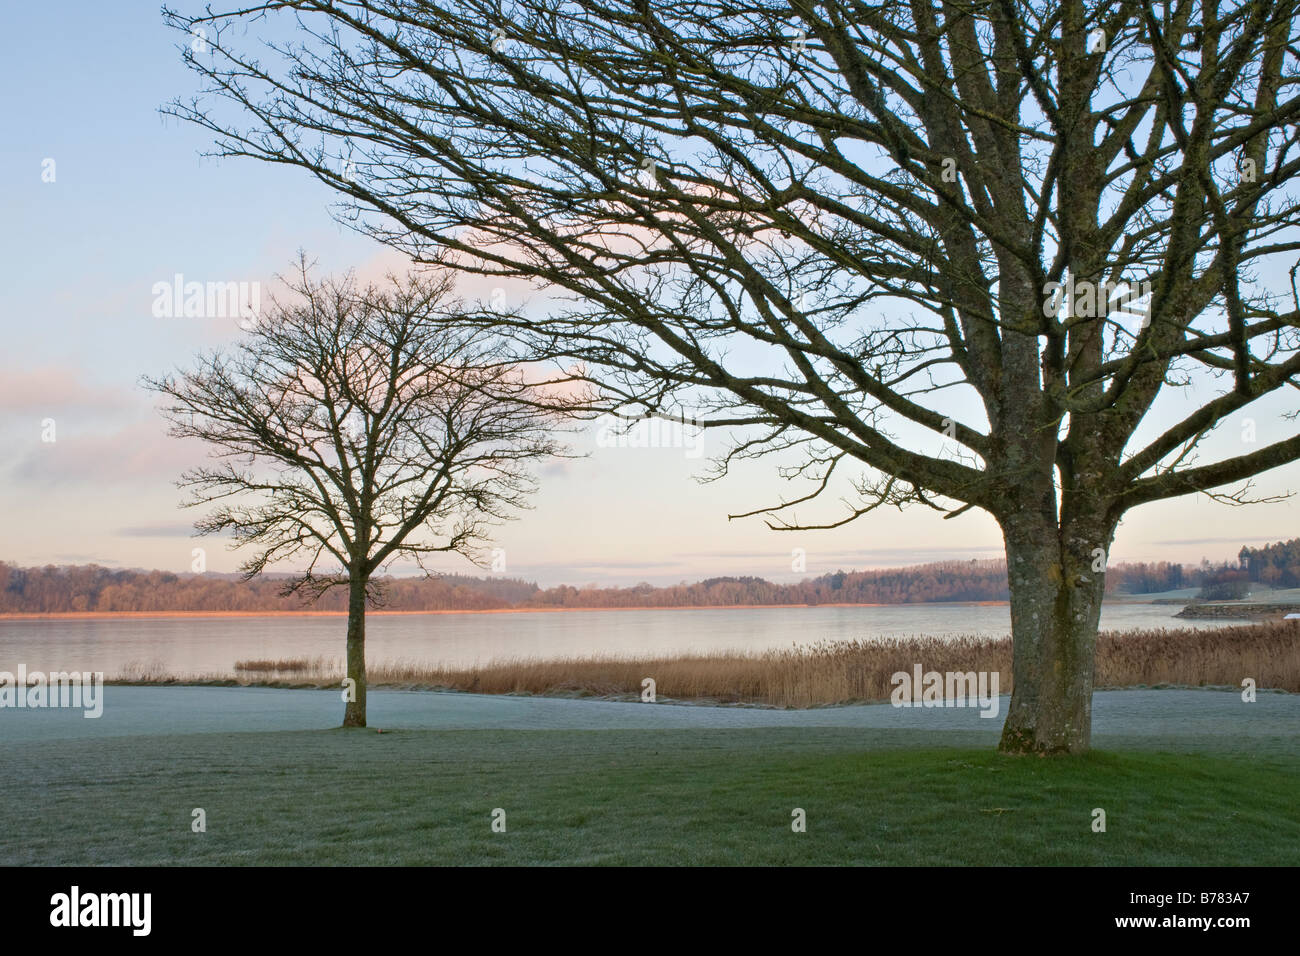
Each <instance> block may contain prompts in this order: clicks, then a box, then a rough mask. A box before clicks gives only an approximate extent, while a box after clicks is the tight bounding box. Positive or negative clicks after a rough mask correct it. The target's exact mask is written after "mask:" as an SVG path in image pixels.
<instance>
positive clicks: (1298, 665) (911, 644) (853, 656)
mask: <svg viewBox="0 0 1300 956" xmlns="http://www.w3.org/2000/svg"><path fill="white" fill-rule="evenodd" d="M918 663H919V664H921V665H922V666H923V667H924V669H925V670H927V671H928V670H935V671H940V672H947V671H961V672H967V671H988V672H993V671H997V672H998V673H999V675H1000V688H999V689H1000V690H1001V691H1002V692H1003V693H1007V692H1009V691H1010V690H1011V689H1012V686H1013V680H1012V672H1011V640H1010V638H1000V639H998V638H974V637H963V638H955V639H942V638H933V637H918V638H899V639H887V640H873V641H845V642H836V643H828V642H823V643H818V644H813V645H808V646H801V647H794V648H791V649H789V650H779V651H767V652H763V653H743V652H736V653H720V654H703V655H692V656H686V657H672V658H663V657H658V658H653V657H652V658H612V657H611V658H560V659H554V660H537V659H519V660H506V661H499V662H496V663H493V664H490V665H488V666H484V667H475V668H442V667H436V666H431V665H427V664H422V663H418V662H403V661H395V662H392V661H390V662H382V661H381V662H378V663H376V664H372V665H371V667H370V668H369V673H368V680H369V685H370V686H371V687H408V688H409V687H430V688H439V689H447V690H458V691H466V692H469V693H477V694H537V695H543V694H547V695H581V696H601V697H639V696H640V694H641V692H642V681H643V680H644V679H645V678H647V677H649V678H653V680H654V681H655V691H656V693H657V695H658V696H660V697H666V698H669V699H678V700H706V701H723V702H736V703H753V704H767V705H771V706H777V707H811V706H818V705H824V704H840V703H848V702H852V701H866V700H884V699H886V698H888V697H889V695H890V691H891V690H892V689H893V688H892V685H891V684H890V678H891V676H892V675H893V674H895V673H897V672H898V671H907V672H909V673H910V672H911V671H912V668H913V666H914V665H915V664H918ZM342 676H343V673H342V670H341V666H340V662H339V661H337V660H333V659H329V658H298V659H291V660H281V661H270V660H267V661H240V662H238V663H237V664H236V673H235V675H234V676H233V677H232V676H231V675H212V676H211V677H210V678H208V680H209V681H212V682H219V681H226V682H231V683H239V684H246V685H258V684H261V685H272V686H312V687H319V686H327V685H328V686H337V684H338V682H339V681H340V680H341V679H342ZM1245 677H1250V678H1253V679H1254V680H1255V683H1256V686H1257V687H1260V688H1269V689H1274V690H1285V691H1289V692H1292V693H1296V692H1300V622H1295V621H1289V622H1283V621H1279V622H1271V623H1261V624H1247V625H1242V626H1239V627H1226V628H1219V629H1214V630H1208V629H1207V630H1191V629H1184V630H1177V631H1171V630H1145V631H1125V632H1111V633H1104V634H1102V635H1101V636H1100V637H1099V638H1098V641H1097V665H1096V685H1097V686H1098V687H1135V686H1147V687H1150V686H1156V685H1161V684H1168V685H1175V686H1184V687H1204V686H1227V687H1240V686H1241V681H1242V679H1243V678H1245ZM119 681H120V682H129V683H171V682H174V679H173V678H170V677H169V676H168V675H167V674H165V673H163V672H162V671H161V670H158V669H153V670H150V669H147V668H137V669H135V671H134V672H129V673H126V674H122V675H119Z"/></svg>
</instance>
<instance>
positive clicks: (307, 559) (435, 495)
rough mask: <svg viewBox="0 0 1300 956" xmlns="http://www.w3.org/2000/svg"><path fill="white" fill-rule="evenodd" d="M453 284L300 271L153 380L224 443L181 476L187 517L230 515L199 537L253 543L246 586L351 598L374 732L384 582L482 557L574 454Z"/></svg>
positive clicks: (186, 433) (186, 415)
mask: <svg viewBox="0 0 1300 956" xmlns="http://www.w3.org/2000/svg"><path fill="white" fill-rule="evenodd" d="M453 277H454V273H450V272H446V271H443V272H440V273H436V274H432V275H430V274H419V273H413V274H412V275H410V276H408V277H406V278H403V279H395V278H391V277H390V284H389V285H387V286H367V287H364V288H362V287H359V286H358V285H357V283H356V282H355V281H354V280H353V279H352V278H351V277H348V278H346V279H343V280H337V281H336V280H330V279H326V280H322V281H319V282H318V281H314V280H312V278H311V276H310V273H309V270H308V268H307V266H306V264H305V263H302V264H301V266H300V269H299V272H298V274H297V276H296V277H295V278H294V280H293V281H292V282H291V284H290V287H291V289H292V291H293V292H294V293H296V295H295V296H294V297H293V298H291V299H290V300H288V301H286V302H284V303H280V302H277V303H275V305H274V306H273V308H272V309H271V310H270V312H269V314H268V315H267V316H266V317H264V318H259V321H258V323H257V324H256V325H255V326H254V327H253V329H252V331H251V332H250V333H249V334H248V335H247V336H245V337H243V338H241V339H240V340H239V341H238V342H237V343H236V344H235V345H234V346H233V348H232V349H231V350H230V352H229V354H222V353H220V352H213V353H209V354H206V355H203V356H201V357H200V358H199V360H198V363H197V367H196V368H195V369H194V370H193V371H186V372H181V373H178V374H177V375H175V376H172V377H167V378H161V379H146V380H145V385H146V387H148V388H150V389H152V390H153V391H155V392H156V393H158V394H159V395H160V396H161V398H162V412H163V414H164V415H165V417H166V418H167V419H168V421H169V422H170V423H171V428H170V434H172V435H175V436H177V437H183V438H198V439H201V440H202V441H204V442H206V443H208V444H209V445H212V446H215V449H216V451H215V453H214V454H215V458H216V459H217V460H216V463H214V464H211V465H206V466H203V467H199V468H196V469H193V470H191V471H188V472H186V473H185V475H184V476H183V477H182V479H181V481H180V486H181V487H182V488H186V489H188V490H189V491H190V492H191V497H190V499H189V501H188V502H187V505H188V506H191V507H195V506H210V505H215V506H216V507H215V508H213V510H212V511H211V512H210V513H209V514H207V515H206V516H205V517H204V518H202V519H201V520H199V521H198V522H196V524H195V527H196V529H197V530H198V532H199V533H200V534H223V535H231V536H232V537H233V539H234V546H235V547H241V546H246V547H249V548H252V549H253V550H254V553H253V556H252V557H250V558H249V559H248V560H247V561H246V562H245V563H244V564H243V566H242V568H241V570H242V571H243V572H244V574H245V576H246V577H252V576H254V575H256V574H259V573H261V572H263V571H266V570H268V569H270V568H273V567H275V566H281V565H286V564H287V565H288V566H294V565H296V566H297V567H298V568H299V569H301V573H300V574H297V575H296V576H294V577H292V578H290V579H289V580H288V582H287V583H286V585H285V589H284V590H285V592H286V593H299V594H302V595H303V596H304V597H306V598H308V599H314V598H315V597H319V596H320V595H321V594H323V593H324V592H325V591H327V590H329V589H330V588H333V587H344V586H346V587H347V588H348V593H349V597H348V630H347V676H348V678H349V680H350V681H351V682H352V683H351V684H350V685H349V686H348V689H349V691H350V693H349V694H348V695H347V697H346V700H347V706H346V708H345V711H344V717H343V726H345V727H364V726H365V725H366V659H365V637H366V619H365V614H366V605H367V603H368V602H374V601H375V600H378V599H380V598H382V593H381V592H382V582H381V581H380V580H378V579H376V577H375V575H376V574H377V573H378V572H380V571H381V570H382V569H384V568H386V567H388V566H389V565H391V564H392V563H393V562H394V561H396V560H398V559H406V560H409V561H414V562H415V563H416V565H418V566H419V567H420V568H422V569H426V564H425V561H426V559H427V558H429V557H430V556H431V555H434V554H438V553H441V552H459V553H461V554H464V555H466V556H468V557H470V558H472V559H475V560H481V557H482V550H483V548H484V546H485V544H486V543H487V542H488V540H489V539H488V534H489V532H490V531H491V529H492V527H493V526H494V525H496V524H498V523H500V522H501V521H503V520H506V519H507V518H509V517H511V516H512V515H513V514H514V513H515V512H516V511H517V510H518V509H520V508H523V507H526V505H527V498H528V496H529V494H530V493H531V492H532V491H533V490H534V488H535V479H534V478H533V476H532V475H531V473H530V469H529V466H530V465H531V464H532V463H533V462H534V461H535V460H537V459H540V458H544V457H546V456H550V455H553V454H558V453H561V452H562V449H561V447H560V446H559V445H558V444H557V442H556V440H555V439H554V438H553V437H552V435H553V431H552V428H553V426H554V424H555V423H554V421H553V416H552V415H551V414H550V413H549V412H547V411H543V410H540V409H539V407H538V402H537V397H538V396H536V395H535V392H536V388H535V386H533V385H530V384H529V383H528V382H527V381H526V379H525V377H524V376H523V374H522V372H521V371H520V370H519V368H518V367H517V366H516V365H515V364H514V363H513V362H511V361H503V360H502V350H501V347H500V344H499V343H497V344H496V345H493V344H491V343H488V342H487V340H486V337H485V336H484V335H483V334H482V333H481V332H476V331H474V330H472V329H467V330H461V331H457V330H456V329H455V322H454V320H455V317H456V315H457V314H458V309H459V303H457V302H456V301H454V300H451V299H450V298H449V296H450V293H451V289H452V282H453ZM485 343H486V344H485ZM426 573H428V572H427V570H426Z"/></svg>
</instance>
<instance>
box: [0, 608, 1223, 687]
mask: <svg viewBox="0 0 1300 956" xmlns="http://www.w3.org/2000/svg"><path fill="white" fill-rule="evenodd" d="M1177 611H1178V608H1177V607H1175V606H1168V605H1151V604H1107V605H1104V607H1103V611H1102V618H1101V624H1102V628H1103V629H1109V630H1129V629H1135V628H1160V627H1168V628H1187V627H1195V628H1215V627H1222V626H1226V625H1231V624H1234V623H1240V622H1232V621H1222V622H1221V621H1184V620H1180V619H1176V618H1174V617H1173V615H1174V614H1175V613H1176V612H1177ZM1009 630H1010V613H1009V610H1008V608H1007V607H1006V606H1005V605H1001V606H998V605H993V606H987V605H984V606H981V605H964V604H910V605H894V606H889V607H790V608H741V609H735V608H688V609H681V610H651V611H572V612H519V613H509V614H401V615H398V614H393V615H382V614H372V615H370V616H369V617H368V618H367V621H366V648H367V652H366V657H367V660H368V661H369V662H370V663H371V664H377V663H379V662H383V661H389V662H397V661H406V662H413V663H414V662H418V663H422V664H442V665H448V666H452V667H464V666H472V665H475V664H487V663H490V662H492V661H499V660H502V659H507V658H521V657H531V658H554V657H570V656H576V657H587V656H595V655H599V656H649V655H677V654H685V653H689V652H692V651H696V652H710V651H747V650H748V651H761V650H767V649H771V648H788V647H790V646H792V645H795V644H811V643H815V642H817V641H842V640H860V639H872V638H881V637H911V636H918V635H931V636H936V637H953V636H957V635H962V634H972V635H979V636H994V637H997V636H1002V635H1005V634H1007V633H1008V632H1009ZM345 634H346V620H345V619H344V618H343V617H341V616H319V617H317V616H312V617H308V616H274V615H267V616H256V617H134V618H84V619H42V620H16V619H8V620H0V671H10V672H15V671H16V670H17V668H18V665H19V664H25V665H27V669H28V670H29V671H33V670H39V671H47V672H48V671H64V670H68V671H72V670H80V671H92V672H93V671H103V672H104V673H105V675H107V676H109V677H112V676H114V675H116V674H120V673H121V672H122V671H124V670H125V669H127V668H128V667H133V666H144V667H148V668H150V669H152V670H161V671H165V672H167V673H170V674H173V675H175V676H194V675H199V674H223V675H229V674H231V673H233V670H234V664H235V661H238V660H249V659H266V658H301V657H308V658H312V657H323V658H327V659H336V660H337V661H339V662H340V664H341V661H342V658H343V653H344V638H345Z"/></svg>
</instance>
